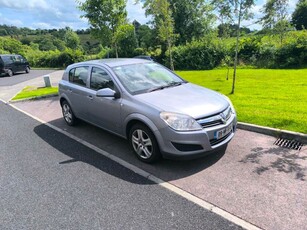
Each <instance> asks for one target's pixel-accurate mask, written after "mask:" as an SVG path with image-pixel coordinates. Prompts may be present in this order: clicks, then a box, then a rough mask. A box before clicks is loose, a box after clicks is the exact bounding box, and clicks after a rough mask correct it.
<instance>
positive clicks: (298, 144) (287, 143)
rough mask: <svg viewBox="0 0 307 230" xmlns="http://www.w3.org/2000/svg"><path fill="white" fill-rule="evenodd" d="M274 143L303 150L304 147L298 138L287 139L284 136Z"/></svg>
mask: <svg viewBox="0 0 307 230" xmlns="http://www.w3.org/2000/svg"><path fill="white" fill-rule="evenodd" d="M274 145H277V146H280V147H283V148H287V149H294V150H301V148H302V147H303V144H302V143H301V142H299V141H296V140H287V139H283V138H278V139H277V140H276V141H275V142H274Z"/></svg>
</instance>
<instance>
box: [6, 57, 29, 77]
mask: <svg viewBox="0 0 307 230" xmlns="http://www.w3.org/2000/svg"><path fill="white" fill-rule="evenodd" d="M17 72H26V73H29V72H30V65H29V62H28V61H27V59H25V58H24V57H23V56H21V55H18V54H1V55H0V74H1V75H2V74H7V75H9V76H10V77H11V76H13V75H14V74H15V73H17Z"/></svg>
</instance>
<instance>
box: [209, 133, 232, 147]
mask: <svg viewBox="0 0 307 230" xmlns="http://www.w3.org/2000/svg"><path fill="white" fill-rule="evenodd" d="M231 134H232V132H230V133H228V134H227V135H226V136H224V137H222V138H221V139H218V140H216V139H211V140H210V144H211V146H214V145H217V144H219V143H221V142H223V141H225V140H226V139H227V138H228V137H229V136H230V135H231Z"/></svg>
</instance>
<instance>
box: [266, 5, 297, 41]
mask: <svg viewBox="0 0 307 230" xmlns="http://www.w3.org/2000/svg"><path fill="white" fill-rule="evenodd" d="M288 1H289V0H267V2H266V4H265V5H264V6H263V9H262V12H263V13H264V16H263V17H262V18H261V19H260V21H261V23H262V25H263V27H264V28H268V29H272V31H273V32H274V33H277V34H278V35H279V38H280V43H281V44H282V43H283V40H284V37H285V34H286V32H287V31H288V30H289V28H290V27H291V25H290V22H289V20H288Z"/></svg>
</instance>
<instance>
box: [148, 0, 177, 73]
mask: <svg viewBox="0 0 307 230" xmlns="http://www.w3.org/2000/svg"><path fill="white" fill-rule="evenodd" d="M144 7H145V8H146V13H147V14H150V15H152V16H153V22H152V23H153V25H154V27H155V28H156V29H157V31H158V37H159V39H160V40H161V41H162V42H165V43H166V46H167V50H168V55H169V63H170V68H171V69H172V70H174V63H173V57H172V46H173V44H174V41H175V39H176V37H177V35H176V34H175V32H174V19H173V17H172V10H171V8H170V3H169V2H168V1H167V0H147V1H146V2H145V4H144Z"/></svg>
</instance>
